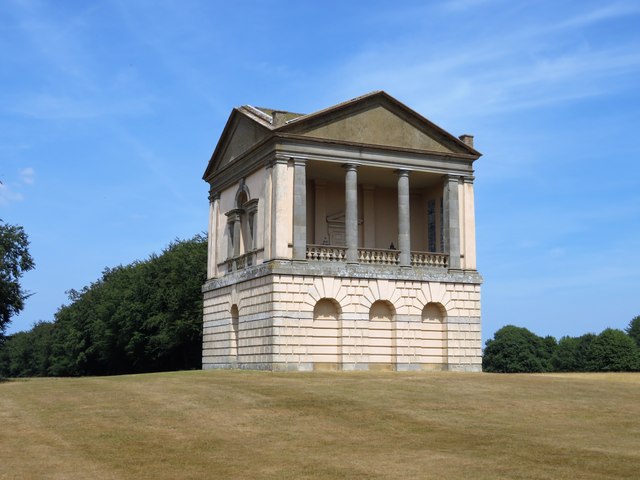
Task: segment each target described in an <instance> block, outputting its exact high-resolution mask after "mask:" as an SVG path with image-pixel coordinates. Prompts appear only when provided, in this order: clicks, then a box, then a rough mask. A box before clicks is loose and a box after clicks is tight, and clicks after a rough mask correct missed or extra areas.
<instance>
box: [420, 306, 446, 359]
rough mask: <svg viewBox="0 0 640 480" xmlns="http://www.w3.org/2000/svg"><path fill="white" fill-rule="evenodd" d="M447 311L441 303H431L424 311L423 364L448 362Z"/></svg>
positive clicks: (422, 331)
mask: <svg viewBox="0 0 640 480" xmlns="http://www.w3.org/2000/svg"><path fill="white" fill-rule="evenodd" d="M446 318H447V311H446V309H445V308H444V306H443V305H442V304H441V303H436V302H429V303H427V304H426V305H425V306H424V308H423V309H422V329H421V333H422V335H421V340H422V342H421V343H422V349H421V350H422V352H421V353H422V362H423V363H430V364H441V365H442V366H443V368H444V366H445V365H446V364H447V363H448V362H447V322H446Z"/></svg>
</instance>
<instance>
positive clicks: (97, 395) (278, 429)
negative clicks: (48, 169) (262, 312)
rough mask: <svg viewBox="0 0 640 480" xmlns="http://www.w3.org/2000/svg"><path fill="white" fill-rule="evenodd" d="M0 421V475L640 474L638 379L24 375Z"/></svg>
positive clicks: (6, 386)
mask: <svg viewBox="0 0 640 480" xmlns="http://www.w3.org/2000/svg"><path fill="white" fill-rule="evenodd" d="M0 422H1V423H0V479H14V478H15V479H35V478H47V479H92V480H100V479H154V480H155V479H196V478H197V479H224V478H238V479H271V478H272V479H307V478H308V479H391V478H393V479H414V478H415V479H428V478H434V479H435V478H437V479H442V478H446V479H451V478H461V479H462V478H464V479H500V478H504V479H515V478H522V479H550V478H572V479H605V478H606V479H611V478H638V475H640V474H639V472H640V374H568V375H490V374H462V373H420V374H414V373H382V372H381V373H346V372H345V373H331V372H327V373H313V374H309V373H307V374H305V373H268V372H238V371H213V372H177V373H163V374H150V375H131V376H121V377H102V378H95V377H94V378H79V379H58V378H56V379H29V380H16V381H9V382H3V383H0Z"/></svg>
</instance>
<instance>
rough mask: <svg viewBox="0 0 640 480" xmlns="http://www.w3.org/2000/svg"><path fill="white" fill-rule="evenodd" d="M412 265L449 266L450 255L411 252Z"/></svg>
mask: <svg viewBox="0 0 640 480" xmlns="http://www.w3.org/2000/svg"><path fill="white" fill-rule="evenodd" d="M411 265H412V266H414V267H444V268H447V267H448V266H449V255H447V254H446V253H434V252H411Z"/></svg>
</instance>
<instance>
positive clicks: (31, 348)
mask: <svg viewBox="0 0 640 480" xmlns="http://www.w3.org/2000/svg"><path fill="white" fill-rule="evenodd" d="M206 265H207V242H206V238H205V237H204V236H202V235H196V236H195V237H193V238H191V239H188V240H176V241H174V242H172V243H171V244H170V245H169V246H168V247H166V248H165V249H164V250H163V252H162V253H161V254H160V255H155V254H154V255H151V256H150V257H149V258H148V259H146V260H143V261H135V262H133V263H131V264H129V265H125V266H118V267H115V268H107V269H105V270H104V272H103V274H102V277H101V278H100V279H99V280H97V281H96V282H94V283H92V284H91V285H88V286H86V287H84V288H82V289H81V290H79V291H78V290H70V291H69V292H67V293H68V295H69V300H70V303H69V304H68V305H63V306H62V307H60V309H59V310H58V311H57V312H56V314H55V316H54V321H53V322H38V323H36V324H35V325H34V326H33V328H32V329H31V330H29V331H27V332H19V333H15V334H13V335H9V336H7V337H6V338H4V340H3V339H1V338H0V377H2V376H5V377H27V376H81V375H114V374H126V373H145V372H155V371H167V370H184V369H197V368H201V361H202V360H201V353H202V293H201V287H202V284H203V283H204V282H205V280H206Z"/></svg>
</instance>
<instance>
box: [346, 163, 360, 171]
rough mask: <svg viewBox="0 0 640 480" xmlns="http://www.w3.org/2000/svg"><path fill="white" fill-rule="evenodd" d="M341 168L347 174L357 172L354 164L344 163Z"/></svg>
mask: <svg viewBox="0 0 640 480" xmlns="http://www.w3.org/2000/svg"><path fill="white" fill-rule="evenodd" d="M342 168H344V169H345V170H346V171H347V172H354V171H356V170H358V165H356V164H355V163H345V164H343V165H342Z"/></svg>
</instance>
